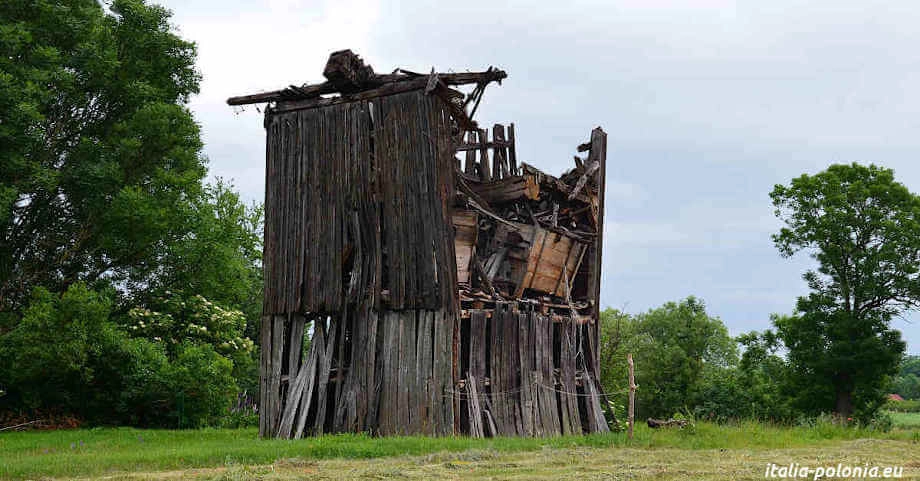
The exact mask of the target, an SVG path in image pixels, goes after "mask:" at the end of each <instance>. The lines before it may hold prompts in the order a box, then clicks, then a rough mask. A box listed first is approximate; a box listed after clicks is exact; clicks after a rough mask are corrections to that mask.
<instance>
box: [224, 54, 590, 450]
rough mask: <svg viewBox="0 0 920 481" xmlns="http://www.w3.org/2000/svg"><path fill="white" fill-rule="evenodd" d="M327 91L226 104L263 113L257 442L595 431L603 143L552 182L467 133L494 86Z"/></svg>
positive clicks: (375, 85)
mask: <svg viewBox="0 0 920 481" xmlns="http://www.w3.org/2000/svg"><path fill="white" fill-rule="evenodd" d="M323 74H324V76H325V77H326V79H327V81H326V82H323V83H320V84H314V85H303V86H299V87H298V86H291V87H288V88H286V89H281V90H276V91H272V92H265V93H259V94H253V95H246V96H242V97H234V98H231V99H229V100H228V103H229V104H230V105H244V104H250V103H264V102H268V103H269V107H268V108H267V109H266V115H265V128H266V135H267V146H266V198H265V210H266V223H265V244H264V249H265V252H264V266H265V267H264V268H265V294H264V296H265V297H264V303H263V318H262V327H261V331H260V336H261V339H260V343H261V346H262V358H261V394H260V429H259V431H260V435H261V436H263V437H280V438H299V437H302V436H309V435H316V434H321V433H325V432H370V433H373V434H379V435H388V434H430V435H456V434H464V435H469V436H474V437H482V436H496V435H516V436H549V435H556V434H579V433H589V432H603V431H606V430H607V423H606V420H605V417H604V412H603V409H602V408H601V401H600V398H601V397H602V390H601V389H600V384H599V382H598V377H599V363H598V361H599V353H598V340H599V330H598V328H599V326H598V315H599V310H598V309H599V302H598V300H599V294H600V266H601V246H602V233H603V191H604V180H603V179H604V171H605V164H606V134H604V132H603V131H602V130H601V129H600V128H596V129H594V130H593V131H592V132H591V136H590V139H589V141H588V142H586V143H584V144H582V145H580V146H579V147H578V149H577V150H578V151H579V152H586V153H587V156H586V157H585V158H581V157H578V156H576V157H575V167H574V168H573V169H572V170H570V171H569V172H567V173H565V174H564V175H562V176H561V177H555V176H552V175H549V174H546V173H543V172H541V171H539V170H538V169H536V168H534V167H532V166H530V165H528V164H526V163H523V162H519V161H518V158H517V151H516V147H515V129H514V124H511V125H508V126H507V127H506V126H504V125H495V126H493V128H492V129H491V133H490V132H489V130H487V129H482V128H480V127H479V126H478V125H477V123H476V122H475V121H474V120H473V114H474V113H475V111H476V109H477V107H478V105H479V103H480V101H481V100H482V96H483V93H484V91H485V87H486V86H487V85H488V84H489V83H491V82H501V80H502V79H504V78H506V76H507V75H506V74H505V72H504V71H502V70H498V69H493V68H489V69H488V70H485V71H482V72H467V73H435V72H434V71H432V72H431V73H429V74H418V73H414V72H408V71H405V70H397V71H395V72H394V73H392V74H385V75H379V74H376V73H374V71H373V69H372V68H371V67H370V66H369V65H365V64H364V62H363V61H362V60H361V59H360V57H358V56H357V55H354V54H353V53H352V52H351V51H348V50H345V51H340V52H334V53H333V54H332V55H331V56H330V58H329V61H328V62H327V65H326V68H325V70H324V72H323ZM463 85H474V87H473V89H472V91H471V92H469V93H468V94H464V93H463V92H461V91H458V90H456V89H455V88H453V87H458V86H463ZM470 108H471V110H470ZM490 134H491V135H490ZM307 346H308V347H307Z"/></svg>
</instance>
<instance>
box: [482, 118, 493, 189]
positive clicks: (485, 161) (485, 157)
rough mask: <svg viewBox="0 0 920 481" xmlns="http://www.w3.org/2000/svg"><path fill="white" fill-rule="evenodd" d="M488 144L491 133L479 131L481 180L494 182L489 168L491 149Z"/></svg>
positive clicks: (484, 130) (483, 130)
mask: <svg viewBox="0 0 920 481" xmlns="http://www.w3.org/2000/svg"><path fill="white" fill-rule="evenodd" d="M488 143H489V131H488V130H486V129H479V174H480V175H481V177H480V180H482V181H483V182H491V181H492V171H491V170H490V167H489V148H488V147H486V144H488Z"/></svg>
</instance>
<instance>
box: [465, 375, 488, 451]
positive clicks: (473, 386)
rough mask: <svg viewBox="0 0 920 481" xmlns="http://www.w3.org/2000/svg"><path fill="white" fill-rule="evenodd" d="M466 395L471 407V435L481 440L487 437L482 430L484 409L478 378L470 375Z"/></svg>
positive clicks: (467, 379) (467, 378)
mask: <svg viewBox="0 0 920 481" xmlns="http://www.w3.org/2000/svg"><path fill="white" fill-rule="evenodd" d="M466 389H467V391H466V394H467V405H468V406H469V420H470V421H469V422H470V429H469V433H470V436H471V437H474V438H481V437H484V436H485V433H484V432H483V428H482V408H481V407H480V406H479V389H478V387H477V381H476V376H473V375H472V374H469V375H468V376H467V377H466Z"/></svg>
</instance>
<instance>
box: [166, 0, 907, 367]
mask: <svg viewBox="0 0 920 481" xmlns="http://www.w3.org/2000/svg"><path fill="white" fill-rule="evenodd" d="M162 3H165V5H166V6H168V7H169V8H170V9H172V10H173V12H174V14H175V16H174V19H173V20H174V23H175V24H176V26H177V27H178V29H179V30H180V32H181V34H182V35H183V36H184V37H185V38H187V39H190V40H193V41H195V42H197V43H198V47H199V58H198V66H199V68H200V70H201V73H202V74H203V76H204V80H203V82H202V84H201V94H200V95H198V96H197V97H195V98H194V99H193V100H192V103H191V108H192V109H193V111H194V112H195V115H196V118H197V119H198V121H199V122H200V124H201V126H202V129H203V132H204V140H205V142H206V147H205V152H206V154H207V156H208V157H209V158H210V171H211V175H212V176H220V177H224V178H227V179H232V180H233V181H234V183H235V184H236V186H237V188H238V189H239V190H240V191H241V192H242V194H243V195H244V197H245V198H247V199H250V200H258V201H261V200H262V197H263V195H264V152H265V150H264V130H263V128H262V116H261V114H260V113H259V112H257V111H256V108H255V107H253V106H250V107H247V108H246V110H245V111H244V112H242V113H239V112H235V111H234V110H233V109H231V108H230V107H228V106H227V105H226V104H225V103H224V102H225V100H226V98H227V97H230V96H233V95H240V94H247V93H253V92H257V91H262V90H272V89H276V88H281V87H285V86H287V85H289V84H301V83H304V82H310V83H315V82H320V81H322V80H323V78H322V69H323V66H324V64H325V60H326V58H327V56H328V54H329V53H330V52H332V51H334V50H340V49H343V48H350V49H352V50H354V51H355V52H356V53H358V54H360V55H362V56H363V57H364V59H365V60H366V61H367V62H369V63H370V64H371V65H373V66H374V68H375V69H376V70H377V71H378V72H389V71H392V70H393V69H394V68H396V67H403V68H407V69H410V70H416V71H428V70H430V69H431V67H432V66H433V67H435V68H436V69H437V70H438V71H464V70H482V69H485V68H487V67H488V66H490V65H494V66H497V67H500V68H502V69H504V70H506V71H507V72H508V74H509V77H508V79H506V80H505V81H504V83H503V85H502V86H497V85H493V86H491V87H490V88H489V89H488V90H487V91H486V95H485V98H484V99H483V105H481V106H480V109H479V111H478V112H477V119H478V120H479V121H480V123H482V124H485V125H491V124H492V123H496V122H500V123H508V122H514V123H515V132H516V136H517V152H518V159H519V160H521V161H524V162H528V163H530V164H533V165H535V166H537V167H539V168H541V169H543V170H546V171H548V172H550V173H555V174H558V173H561V172H562V171H563V170H564V169H567V168H569V167H570V166H571V162H572V161H571V159H572V155H573V154H574V153H575V147H576V146H577V145H578V144H579V143H581V142H584V141H586V140H587V139H588V134H589V132H590V130H591V129H592V128H593V127H595V126H601V127H603V128H604V130H605V131H606V132H607V133H608V149H609V150H608V154H607V203H606V219H605V223H606V228H605V237H604V241H605V245H604V275H603V284H602V304H603V305H604V306H605V307H606V306H612V307H616V308H620V309H624V310H626V311H629V312H639V311H644V310H646V309H649V308H652V307H656V306H659V305H661V304H662V303H664V302H666V301H670V300H679V299H681V298H684V297H686V296H688V295H695V296H697V297H700V298H702V299H704V300H705V301H706V303H707V306H708V310H709V312H710V313H711V314H712V315H715V316H718V317H720V318H721V319H722V320H723V321H724V322H725V323H726V324H727V326H728V327H729V330H730V331H731V332H732V334H739V333H742V332H746V331H749V330H755V329H756V330H760V329H764V328H767V327H769V316H770V314H771V313H790V312H791V311H792V309H793V307H794V304H795V298H796V296H798V295H801V294H803V293H804V292H805V285H804V281H802V280H801V274H802V272H803V271H804V269H806V268H807V267H808V266H810V265H811V264H810V262H811V261H810V260H809V259H808V257H807V256H806V255H805V254H800V255H799V256H797V257H795V258H793V259H783V258H781V257H780V256H779V254H778V253H777V251H776V249H775V248H774V246H773V244H772V242H771V240H770V234H771V233H772V232H775V231H776V230H777V229H778V227H779V221H778V220H776V219H775V218H774V217H773V209H772V207H771V204H770V199H769V196H768V193H769V192H770V190H771V189H772V187H773V185H774V184H776V183H788V181H789V180H790V179H791V178H793V177H795V176H797V175H800V174H802V173H804V172H808V173H815V172H818V171H820V170H822V169H824V168H826V167H827V166H828V165H829V164H831V163H834V162H846V163H848V162H853V161H858V162H864V163H869V162H873V163H876V164H879V165H883V166H886V167H890V168H893V169H894V170H895V174H896V178H897V179H898V180H899V181H901V182H902V183H904V184H906V185H907V186H908V187H909V188H910V189H911V190H912V191H914V192H920V164H918V162H917V160H918V158H917V154H918V153H920V115H918V113H920V48H918V47H920V29H918V28H917V26H918V25H920V3H917V2H911V1H900V2H896V1H872V0H858V1H845V0H836V1H814V0H809V1H785V0H771V1H750V2H732V1H727V0H698V1H676V0H673V1H672V0H628V1H620V2H610V1H602V2H580V1H565V2H558V1H554V2H546V3H545V4H543V5H540V4H535V3H534V2H521V3H517V4H515V3H508V4H502V3H501V2H498V1H490V2H487V3H485V4H483V5H481V6H475V5H472V4H471V3H470V2H463V3H461V2H421V1H420V2H387V3H385V4H380V3H377V2H373V1H365V0H357V1H353V0H337V1H329V2H310V1H301V0H261V1H259V0H252V1H235V0H220V1H217V0H207V1H199V0H196V1H194V2H191V1H187V0H183V1H178V0H166V1H163V2H162ZM894 327H896V328H898V329H901V330H902V332H903V333H904V335H905V337H906V338H907V340H908V350H909V351H911V352H913V353H920V316H918V315H911V316H908V317H907V319H898V320H896V321H895V322H894Z"/></svg>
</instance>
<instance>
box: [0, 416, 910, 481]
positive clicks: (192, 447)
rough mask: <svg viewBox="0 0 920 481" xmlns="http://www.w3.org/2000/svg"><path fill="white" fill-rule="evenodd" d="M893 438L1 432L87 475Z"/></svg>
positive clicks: (845, 432)
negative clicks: (291, 461)
mask: <svg viewBox="0 0 920 481" xmlns="http://www.w3.org/2000/svg"><path fill="white" fill-rule="evenodd" d="M865 438H876V439H889V440H899V441H902V442H905V444H904V445H911V446H914V447H917V446H918V442H920V432H918V431H916V430H893V431H891V432H888V433H881V432H873V431H867V430H861V429H855V428H845V427H840V426H834V425H830V424H827V425H818V426H815V427H780V426H771V425H766V424H761V423H756V422H744V423H739V424H735V425H714V424H708V423H698V424H697V425H696V426H695V427H694V428H693V429H685V430H651V429H648V428H646V427H645V426H638V427H637V430H636V436H635V438H634V439H633V440H629V439H627V438H626V435H625V433H613V434H607V435H591V436H564V437H556V438H545V439H530V438H497V439H469V438H459V437H458V438H426V437H417V436H410V437H388V438H372V437H368V436H364V435H327V436H321V437H316V438H309V439H303V440H297V441H283V440H260V439H258V438H257V433H256V431H255V430H253V429H240V430H229V429H202V430H187V431H167V430H139V429H131V428H97V429H83V430H73V431H51V432H22V433H2V434H0V478H9V479H27V478H40V477H85V476H99V475H111V474H118V473H130V472H147V473H150V472H157V471H177V470H188V469H192V468H212V467H221V466H224V467H225V466H239V465H243V466H245V465H271V464H273V463H275V462H276V461H278V460H284V459H297V460H300V461H301V462H311V461H312V460H322V459H340V460H341V459H344V460H348V459H368V458H382V457H393V456H422V455H430V454H433V453H460V452H474V451H480V452H487V453H497V454H502V453H516V452H528V451H540V450H559V449H579V448H585V449H591V448H593V449H603V448H611V447H625V448H633V449H650V448H654V449H669V448H674V449H680V450H720V451H721V450H739V449H742V450H743V449H747V450H763V449H788V448H796V447H807V446H820V445H832V444H833V443H839V442H840V441H843V440H854V439H865Z"/></svg>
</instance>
